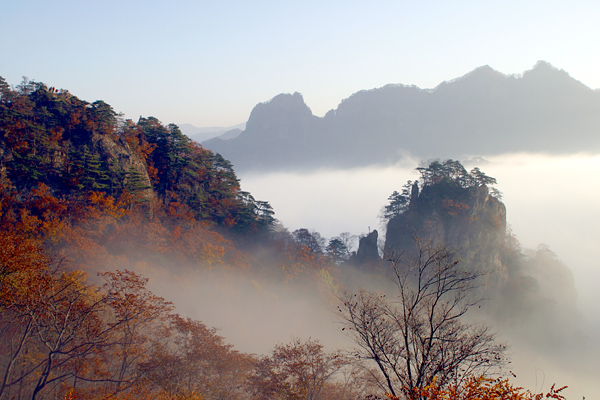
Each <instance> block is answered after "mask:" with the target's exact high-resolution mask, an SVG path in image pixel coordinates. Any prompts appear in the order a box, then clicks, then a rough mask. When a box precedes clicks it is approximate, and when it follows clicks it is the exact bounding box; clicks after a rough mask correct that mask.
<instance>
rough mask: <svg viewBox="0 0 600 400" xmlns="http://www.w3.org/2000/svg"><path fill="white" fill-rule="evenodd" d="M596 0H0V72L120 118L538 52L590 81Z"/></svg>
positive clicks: (502, 65)
mask: <svg viewBox="0 0 600 400" xmlns="http://www.w3.org/2000/svg"><path fill="white" fill-rule="evenodd" d="M599 17H600V2H597V1H573V2H565V1H513V0H505V1H493V2H489V1H488V2H482V1H461V0H458V1H452V2H449V1H401V0H395V1H383V0H380V1H371V2H363V1H349V0H345V1H341V0H335V1H313V0H303V1H286V2H282V1H271V0H266V1H259V0H257V1H228V0H224V1H197V0H196V1H181V0H170V1H168V2H167V1H162V0H161V1H157V0H145V1H137V0H135V1H134V0H118V1H117V0H105V1H71V0H53V1H46V0H37V1H35V0H19V1H14V0H0V49H2V50H1V51H0V76H2V77H4V78H5V79H6V80H7V81H8V83H9V84H11V85H18V84H19V83H20V82H21V80H22V77H23V76H26V77H28V78H29V79H32V80H35V81H38V82H44V83H46V84H47V85H48V86H54V87H57V88H63V89H67V90H69V91H70V92H71V93H72V94H74V95H76V96H78V97H79V98H81V99H83V100H86V101H90V102H93V101H95V100H104V101H106V102H107V103H109V104H110V105H112V106H113V108H114V109H115V111H117V112H121V113H123V114H124V116H125V118H131V119H133V120H137V118H138V117H139V116H144V117H147V116H155V117H157V118H158V119H159V120H161V121H162V122H163V123H165V124H167V123H177V124H184V123H189V124H193V125H195V126H198V127H212V126H220V127H227V126H232V125H236V124H239V123H242V122H245V121H247V119H248V116H249V115H250V112H251V110H252V108H253V107H254V106H255V105H256V104H257V103H259V102H265V101H268V100H270V99H271V98H273V97H274V96H276V95H277V94H279V93H288V92H289V93H292V92H300V93H302V94H303V96H304V99H305V101H306V103H307V104H308V106H309V107H310V108H311V109H312V110H313V113H314V114H315V115H319V116H322V115H324V114H325V113H326V112H327V111H328V110H330V109H333V108H336V107H337V105H338V104H339V103H340V101H341V100H343V99H345V98H347V97H349V96H350V95H351V94H353V93H355V92H357V91H359V90H364V89H372V88H376V87H381V86H384V85H386V84H389V83H401V84H407V85H416V86H419V87H421V88H433V87H435V86H437V85H438V84H439V83H441V82H443V81H447V80H451V79H454V78H457V77H460V76H462V75H464V74H466V73H468V72H470V71H472V70H473V69H475V68H477V67H479V66H482V65H490V66H491V67H492V68H494V69H496V70H498V71H500V72H502V73H505V74H519V73H522V72H524V71H526V70H528V69H531V68H532V67H533V66H534V65H535V63H536V62H537V61H538V60H545V61H548V62H549V63H551V64H552V65H554V66H555V67H557V68H559V69H564V70H565V71H567V72H568V73H569V74H570V75H571V76H572V77H574V78H575V79H578V80H580V81H581V82H583V83H584V84H586V85H587V86H589V87H591V88H593V89H597V88H600V74H598V71H600V53H598V52H597V51H596V50H597V40H598V38H600V24H598V20H599Z"/></svg>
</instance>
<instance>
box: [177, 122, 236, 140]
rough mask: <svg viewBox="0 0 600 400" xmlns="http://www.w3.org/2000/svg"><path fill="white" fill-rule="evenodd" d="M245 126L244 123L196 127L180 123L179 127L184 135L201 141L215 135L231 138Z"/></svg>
mask: <svg viewBox="0 0 600 400" xmlns="http://www.w3.org/2000/svg"><path fill="white" fill-rule="evenodd" d="M245 128H246V123H245V122H243V123H241V124H237V125H233V126H228V127H224V126H211V127H202V128H201V127H197V126H194V125H192V124H181V125H179V129H181V132H183V134H184V135H186V136H187V137H189V138H190V139H192V140H195V141H196V142H203V141H205V140H209V139H212V138H215V137H220V138H222V139H231V138H234V137H236V136H237V135H239V134H240V133H241V132H242V130H244V129H245Z"/></svg>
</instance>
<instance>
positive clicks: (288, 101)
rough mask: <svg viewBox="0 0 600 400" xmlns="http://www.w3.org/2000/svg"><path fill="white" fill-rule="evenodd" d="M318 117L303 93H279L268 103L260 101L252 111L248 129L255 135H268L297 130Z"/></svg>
mask: <svg viewBox="0 0 600 400" xmlns="http://www.w3.org/2000/svg"><path fill="white" fill-rule="evenodd" d="M315 118H316V117H315V116H314V115H313V113H312V111H311V110H310V108H309V107H308V106H307V105H306V103H305V102H304V99H303V97H302V95H301V94H300V93H298V92H296V93H294V94H289V93H285V94H279V95H277V96H275V97H274V98H273V99H271V100H270V101H268V102H266V103H260V104H258V105H256V106H255V107H254V109H253V110H252V112H251V113H250V118H249V119H248V123H247V124H246V131H245V132H244V134H246V133H247V132H252V133H253V135H254V136H255V135H268V134H273V133H276V132H278V133H280V134H281V133H282V132H286V131H290V130H296V129H298V127H300V126H304V125H306V124H307V123H308V122H310V121H311V120H312V119H315Z"/></svg>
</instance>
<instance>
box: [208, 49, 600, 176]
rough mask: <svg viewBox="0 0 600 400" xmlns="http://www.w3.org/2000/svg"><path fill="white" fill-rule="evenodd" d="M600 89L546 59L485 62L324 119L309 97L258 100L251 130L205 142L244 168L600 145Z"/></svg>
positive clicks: (349, 105)
mask: <svg viewBox="0 0 600 400" xmlns="http://www.w3.org/2000/svg"><path fill="white" fill-rule="evenodd" d="M599 132H600V91H597V90H596V91H595V90H592V89H590V88H589V87H587V86H585V85H584V84H582V83H581V82H579V81H577V80H576V79H574V78H572V77H571V76H570V75H569V74H568V73H567V72H565V71H564V70H560V69H557V68H555V67H553V66H552V65H550V64H549V63H547V62H545V61H539V62H538V63H537V64H536V65H535V66H534V67H533V69H531V70H528V71H525V72H524V73H523V74H520V75H505V74H502V73H500V72H498V71H496V70H494V69H492V68H491V67H489V66H487V65H486V66H483V67H479V68H477V69H475V70H473V71H471V72H470V73H468V74H466V75H464V76H462V77H459V78H457V79H454V80H451V81H447V82H443V83H441V84H440V85H438V86H437V87H436V88H435V89H420V88H418V87H416V86H407V85H399V84H391V85H386V86H384V87H381V88H377V89H372V90H363V91H359V92H357V93H355V94H353V95H351V96H350V97H349V98H347V99H345V100H343V101H342V102H341V103H340V104H339V105H338V107H337V109H335V110H330V111H329V112H328V113H327V114H326V115H325V116H324V117H322V118H320V117H316V116H314V115H313V114H312V111H311V110H310V108H309V107H308V106H307V105H306V104H305V102H304V99H303V98H302V95H301V94H299V93H294V94H280V95H277V96H275V97H274V98H273V99H272V100H270V101H268V102H265V103H260V104H258V105H257V106H256V107H255V108H254V109H253V110H252V113H251V115H250V118H249V120H248V123H247V125H246V129H245V130H244V131H243V132H242V133H241V134H240V135H239V136H238V137H236V138H233V139H230V140H226V141H224V140H221V139H218V138H216V139H211V140H207V141H205V142H203V145H204V147H205V148H207V149H210V150H212V151H215V152H218V153H220V154H222V155H223V156H224V157H225V158H226V159H228V160H230V161H231V162H232V163H233V165H234V166H235V167H236V170H238V171H244V170H273V169H278V170H280V169H301V168H318V167H355V166H364V165H370V164H386V163H393V162H395V161H398V160H399V159H401V158H402V157H404V156H406V155H412V156H416V157H420V158H459V157H463V156H474V155H475V156H477V155H491V154H501V153H505V152H518V151H528V152H546V153H574V152H581V151H598V150H600V135H598V133H599Z"/></svg>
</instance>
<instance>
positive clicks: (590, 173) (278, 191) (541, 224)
mask: <svg viewBox="0 0 600 400" xmlns="http://www.w3.org/2000/svg"><path fill="white" fill-rule="evenodd" d="M462 162H463V164H464V165H465V167H466V168H467V169H470V168H472V167H474V166H479V167H480V168H481V169H482V170H483V171H484V172H485V173H486V174H488V175H489V176H492V177H495V178H496V179H497V180H498V184H497V185H496V187H497V188H498V189H499V190H500V191H501V192H502V194H503V198H502V201H503V202H504V203H505V205H506V208H507V222H508V224H509V229H510V230H512V233H513V234H514V235H515V236H516V238H517V239H518V240H519V241H520V243H521V244H522V247H523V250H524V252H525V253H527V252H529V253H530V255H531V254H533V253H534V252H535V250H536V249H538V248H542V249H549V250H550V252H549V253H548V254H550V257H554V256H553V255H552V253H553V254H554V255H555V258H556V259H558V260H559V262H562V263H563V264H564V265H566V267H568V268H569V269H570V270H571V271H572V273H573V277H574V281H575V287H576V289H577V307H578V309H579V311H580V312H581V318H580V321H581V322H578V323H580V324H581V327H580V329H581V332H582V336H581V340H579V341H577V342H574V343H568V342H567V341H570V340H572V339H571V336H569V333H566V332H570V331H571V327H570V326H561V325H560V322H561V321H560V320H559V321H557V325H556V327H555V329H556V332H552V335H550V334H549V336H557V337H559V338H561V337H562V336H561V335H563V333H562V332H563V330H564V332H565V333H564V338H565V340H564V342H563V343H561V344H560V346H559V347H556V348H552V347H550V348H548V347H546V348H545V351H547V352H545V351H541V350H540V349H539V348H533V347H532V346H531V345H530V342H527V340H521V339H519V338H518V337H517V338H515V337H514V336H511V334H510V333H507V332H503V331H502V330H501V329H499V330H498V337H499V338H500V340H502V341H506V342H507V343H508V344H509V355H510V357H511V359H512V363H511V364H509V365H508V366H507V368H506V371H507V373H508V371H511V372H513V373H514V374H515V375H516V378H514V381H515V383H517V384H518V385H521V386H524V387H526V388H529V389H531V390H536V391H541V390H547V389H548V388H549V387H550V385H551V384H552V383H556V384H557V385H568V386H569V390H568V392H566V394H567V398H569V399H570V398H575V399H576V398H581V397H582V396H583V395H586V396H588V397H587V398H590V397H589V396H590V394H593V393H597V392H598V390H600V387H599V385H598V383H597V382H596V379H595V377H596V376H597V374H598V372H600V371H599V370H598V366H597V363H596V362H595V360H596V359H597V357H596V356H597V355H598V351H597V346H596V345H595V343H597V341H598V339H600V335H599V334H598V329H599V328H600V315H599V314H598V312H597V304H598V302H600V294H599V293H598V292H597V289H596V288H597V284H598V282H600V268H598V267H599V266H598V264H599V261H598V260H600V249H599V248H598V247H597V243H596V242H597V239H598V238H599V237H600V232H599V230H600V228H599V227H598V225H597V224H595V223H594V221H598V220H599V219H600V210H599V209H598V207H597V204H599V203H600V191H598V190H597V185H595V184H594V182H595V181H596V179H597V178H596V177H597V176H598V174H600V155H598V154H577V155H570V156H549V155H541V154H524V153H520V154H507V155H502V156H497V157H486V158H485V159H483V158H476V159H475V158H474V159H471V160H462ZM419 163H420V161H418V160H416V159H405V161H403V162H402V163H400V164H397V165H394V166H372V167H366V168H357V169H350V170H316V171H312V172H296V173H269V174H246V175H244V174H242V175H241V180H242V188H243V189H244V190H248V191H251V192H252V193H253V194H254V195H255V196H256V197H257V198H260V199H268V200H269V202H270V203H271V205H272V206H273V208H274V210H275V212H276V214H275V216H276V217H277V218H278V219H279V220H280V221H281V223H282V225H283V226H284V227H285V228H287V229H288V230H289V231H290V232H291V231H294V230H296V229H299V228H308V229H309V230H314V231H317V232H319V233H320V234H321V235H322V236H323V237H325V238H327V239H329V238H331V237H334V236H337V235H339V234H340V233H341V232H350V233H351V234H354V235H364V234H367V233H368V232H369V231H370V230H373V229H378V231H379V232H380V241H381V238H382V237H383V236H384V235H385V227H384V226H382V223H381V220H380V219H379V214H380V211H381V208H382V206H383V205H384V204H386V199H387V197H388V196H389V195H390V194H391V193H392V192H393V191H394V190H399V189H400V188H401V187H402V185H403V184H404V183H405V182H406V181H407V180H415V179H418V178H419V177H418V175H417V174H416V173H415V172H414V167H415V166H417V165H419ZM540 246H541V247H540ZM353 250H356V247H355V248H354V249H353ZM347 268H350V267H347ZM349 271H350V270H347V271H346V272H347V273H348V272H349ZM140 272H143V273H144V274H145V275H146V276H148V277H149V278H150V287H151V289H152V290H153V291H154V292H155V293H157V294H159V295H161V296H164V297H165V298H167V299H169V300H170V301H173V302H174V304H175V306H176V307H177V310H178V312H180V313H181V314H182V315H186V316H189V317H192V318H195V319H198V320H201V321H203V322H204V323H206V324H207V325H208V326H214V327H217V328H219V334H221V335H223V336H224V337H225V338H226V340H227V341H228V342H230V343H232V344H233V345H234V346H235V348H236V349H238V350H241V351H244V352H248V353H255V354H267V353H268V352H269V351H270V350H271V349H272V348H273V347H274V346H275V345H276V344H282V343H289V342H291V341H292V340H293V339H295V338H309V337H310V338H313V339H318V340H320V341H321V342H322V343H323V344H324V345H325V346H326V347H327V348H328V349H331V350H333V349H340V348H341V349H346V350H349V349H351V348H352V346H353V345H354V344H353V343H352V341H351V340H350V339H349V337H348V336H347V335H345V334H344V333H343V332H342V330H341V325H340V320H339V319H338V318H337V316H336V312H335V309H336V305H337V299H336V296H335V292H336V290H337V289H339V288H338V287H335V286H333V284H332V283H329V282H328V281H327V279H322V285H321V287H315V285H314V283H313V284H312V285H307V284H304V283H302V282H298V283H292V284H285V285H282V284H281V282H277V281H274V280H272V279H270V277H269V276H263V277H259V278H256V277H248V276H244V275H236V274H232V273H228V272H227V271H225V272H223V271H216V270H215V271H197V270H196V271H192V270H181V271H178V272H173V271H172V270H169V268H166V269H165V270H154V271H147V270H146V271H143V270H142V271H140ZM551 273H552V272H551V271H550V269H549V270H548V275H547V276H539V277H537V278H539V280H540V281H542V280H544V279H546V278H548V279H549V280H550V281H552V280H554V281H553V282H554V283H556V282H555V281H556V279H558V278H556V277H552V276H550V274H551ZM351 274H352V275H353V277H354V279H355V280H356V285H362V286H366V287H368V288H369V289H374V288H378V289H383V288H384V287H386V286H387V287H388V288H389V282H388V281H386V279H385V278H384V277H381V276H375V275H373V274H366V273H364V271H358V270H352V271H351ZM542 284H543V282H542ZM559 308H560V307H559ZM509 312H510V310H509ZM540 317H541V316H536V315H532V316H531V318H532V319H533V320H535V318H540ZM574 320H577V316H574ZM565 323H567V324H568V323H570V322H569V321H566V322H565ZM528 326H529V325H528ZM523 329H531V328H530V327H527V328H523ZM553 329H554V328H553ZM577 329H579V328H577ZM540 330H541V328H540ZM521 333H523V332H521ZM548 333H549V332H548ZM523 334H524V335H525V336H531V335H540V343H541V342H543V340H544V338H543V335H544V334H545V333H544V332H540V331H539V330H537V329H535V328H534V329H533V331H532V332H525V333H523ZM512 335H514V332H513V334H512ZM530 339H531V338H530ZM540 348H543V346H540Z"/></svg>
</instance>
